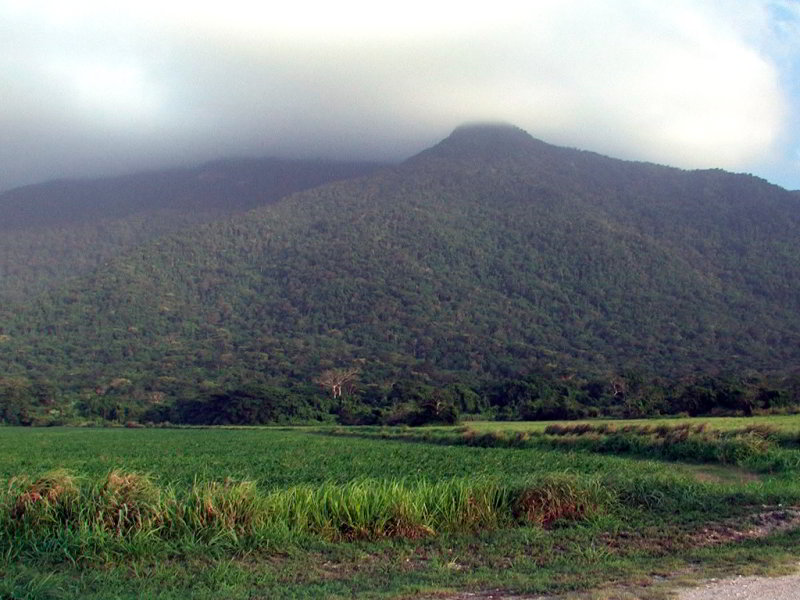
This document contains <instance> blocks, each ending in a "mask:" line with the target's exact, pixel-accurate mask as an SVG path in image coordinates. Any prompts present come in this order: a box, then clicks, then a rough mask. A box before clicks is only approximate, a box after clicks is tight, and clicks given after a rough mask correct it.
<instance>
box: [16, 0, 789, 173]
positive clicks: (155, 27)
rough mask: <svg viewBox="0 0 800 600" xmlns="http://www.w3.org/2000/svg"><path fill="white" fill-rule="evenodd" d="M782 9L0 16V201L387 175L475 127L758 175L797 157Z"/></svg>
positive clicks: (42, 7) (368, 5)
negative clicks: (137, 176)
mask: <svg viewBox="0 0 800 600" xmlns="http://www.w3.org/2000/svg"><path fill="white" fill-rule="evenodd" d="M779 4H782V3H775V2H771V3H767V2H757V1H755V0H753V1H745V2H742V3H740V4H737V10H736V11H732V10H731V9H730V5H729V4H727V3H723V2H720V1H714V0H704V1H699V2H698V1H690V0H676V1H674V2H670V3H664V2H654V1H649V0H645V1H643V0H616V1H613V2H602V3H601V2H595V1H590V0H572V1H561V0H559V1H555V0H539V1H537V2H534V3H522V2H511V1H506V0H498V1H496V2H493V3H491V4H487V3H480V4H478V3H475V5H473V4H472V3H455V2H441V3H431V2H419V1H416V0H409V1H407V2H403V3H396V4H391V5H387V4H386V3H376V2H374V1H373V2H347V1H343V2H337V3H321V2H296V3H292V4H289V5H287V6H275V5H274V3H254V2H241V1H236V0H231V1H228V2H224V3H223V2H207V1H206V2H203V1H199V2H192V3H183V2H152V1H149V0H140V1H139V2H135V3H134V2H117V3H114V2H97V1H81V0H75V1H73V2H70V3H68V4H64V3H57V2H49V1H35V0H34V1H29V2H21V1H20V2H6V3H5V4H3V3H2V0H0V23H4V25H0V92H2V93H3V97H4V111H3V113H2V115H0V135H2V137H3V139H4V140H7V142H4V143H3V144H2V145H1V146H0V165H2V167H0V187H9V186H10V185H16V184H19V183H24V182H27V181H34V180H36V179H44V178H46V177H52V176H56V175H94V174H99V173H107V172H109V173H110V172H118V171H121V170H131V169H136V168H141V167H150V166H156V165H159V164H163V163H170V164H180V163H191V162H194V161H198V160H203V159H208V158H214V157H217V156H222V155H229V154H283V155H313V156H325V155H328V156H343V157H361V158H363V157H375V158H381V159H400V158H403V157H405V156H407V155H409V154H411V153H413V152H416V151H418V150H420V149H422V148H424V147H425V146H426V145H429V144H430V143H433V142H435V141H436V140H437V139H438V138H440V137H442V136H443V135H446V134H447V133H448V131H449V130H450V129H452V128H453V127H455V126H456V125H458V124H460V123H461V122H463V121H468V120H476V119H501V120H505V121H510V122H514V123H515V124H517V125H519V126H521V127H523V128H525V129H527V130H528V131H529V132H530V133H531V134H533V135H535V136H538V137H542V138H543V139H546V140H548V141H552V142H554V143H562V144H568V145H573V146H579V147H584V148H589V149H593V150H597V151H600V152H605V153H609V154H612V155H616V156H621V157H627V158H637V159H646V160H653V161H657V162H663V163H668V164H674V165H677V166H684V167H709V166H722V167H725V168H731V169H746V168H747V167H748V166H749V165H752V164H768V163H769V161H770V160H773V159H774V160H776V161H777V160H779V158H780V156H784V155H785V154H786V148H787V147H788V146H789V145H791V143H792V142H794V143H796V142H797V139H798V137H795V136H794V135H793V134H788V133H787V123H789V122H790V117H789V115H791V114H793V113H792V110H793V107H794V105H793V104H792V102H793V100H792V97H791V94H790V91H791V89H790V87H789V86H790V85H791V84H790V83H789V82H788V80H787V77H786V75H785V69H786V68H787V67H786V65H791V64H796V63H792V60H796V54H795V53H794V50H792V47H791V45H790V44H789V43H788V41H786V42H785V43H783V44H780V43H778V42H775V41H772V42H770V41H769V40H775V39H778V37H780V36H776V35H775V29H776V27H779V28H782V31H788V30H790V29H791V27H792V26H794V25H793V24H795V23H796V22H798V21H796V20H793V14H792V10H793V5H791V4H787V6H788V7H789V8H788V9H787V8H785V7H781V6H779ZM387 7H388V8H387ZM794 8H796V7H794ZM776 11H777V12H776ZM776 15H780V16H781V18H778V16H776ZM787 15H788V16H787ZM789 37H790V36H789V35H788V34H784V36H783V38H781V39H784V40H789ZM795 39H796V38H795ZM765 157H768V158H765ZM4 183H5V185H4Z"/></svg>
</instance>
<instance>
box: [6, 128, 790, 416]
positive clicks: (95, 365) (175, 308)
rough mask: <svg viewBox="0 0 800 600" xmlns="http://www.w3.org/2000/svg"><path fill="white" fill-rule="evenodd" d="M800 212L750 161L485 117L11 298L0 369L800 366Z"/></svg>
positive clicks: (492, 376)
mask: <svg viewBox="0 0 800 600" xmlns="http://www.w3.org/2000/svg"><path fill="white" fill-rule="evenodd" d="M798 208H800V200H798V196H797V194H796V193H791V192H787V191H786V190H784V189H782V188H779V187H777V186H774V185H771V184H769V183H767V182H765V181H763V180H761V179H758V178H756V177H753V176H750V175H742V174H731V173H726V172H724V171H721V170H705V171H683V170H679V169H674V168H669V167H664V166H658V165H653V164H647V163H636V162H626V161H621V160H616V159H612V158H608V157H604V156H600V155H598V154H594V153H591V152H586V151H580V150H574V149H569V148H560V147H555V146H551V145H549V144H546V143H544V142H541V141H538V140H536V139H534V138H532V137H531V136H529V135H528V134H527V133H525V132H524V131H522V130H520V129H517V128H515V127H511V126H503V125H476V126H467V127H462V128H459V129H457V130H456V131H454V132H453V134H452V135H450V136H449V137H448V138H447V139H445V140H443V141H442V142H441V143H439V144H438V145H436V146H434V147H432V148H430V149H428V150H425V151H423V152H421V153H420V154H418V155H417V156H414V157H412V158H410V159H409V160H407V161H406V162H404V163H403V164H401V165H398V166H396V167H390V168H384V169H381V170H379V171H376V172H374V173H372V174H371V175H369V176H366V177H363V178H359V179H352V180H346V181H340V182H335V183H330V184H327V185H324V186H320V187H316V188H314V189H311V190H307V191H305V192H303V193H298V194H294V195H292V196H289V197H286V198H284V199H282V200H281V201H280V202H276V203H273V204H270V205H267V206H262V207H259V208H256V209H254V210H251V211H249V212H244V213H241V214H237V215H234V216H232V217H231V218H228V219H224V220H219V221H215V222H211V223H207V224H205V225H201V226H198V227H194V228H188V229H184V230H182V231H179V232H177V233H174V234H171V235H165V236H162V237H160V238H159V239H158V240H156V241H154V242H152V243H149V244H143V245H139V246H137V247H135V248H134V249H132V250H131V251H129V252H127V253H125V254H123V255H118V256H116V257H114V258H113V259H111V260H109V261H107V262H106V263H104V264H103V265H101V266H100V267H99V268H97V269H96V270H94V271H93V272H91V274H88V275H85V276H83V277H82V278H80V279H78V280H76V281H74V282H70V283H69V284H67V285H65V286H63V287H61V288H59V289H56V290H49V291H46V292H44V293H42V294H40V295H39V296H37V297H36V298H34V299H32V300H31V301H30V302H29V303H28V304H27V305H26V306H24V307H6V309H5V310H2V312H0V316H2V323H3V324H4V325H3V330H2V332H0V335H2V339H3V340H4V343H2V344H0V352H1V353H2V354H0V361H2V362H0V364H1V365H2V369H3V371H4V372H5V373H9V374H12V375H15V376H16V377H17V379H16V381H18V382H22V383H19V384H18V385H19V386H23V387H24V386H25V385H27V386H28V387H29V388H30V389H34V388H36V386H40V387H41V388H42V389H47V390H49V391H48V392H46V393H40V394H39V396H38V397H40V398H41V397H44V396H47V397H48V398H50V400H48V401H49V402H54V403H57V404H58V403H60V405H68V404H70V403H71V404H72V405H75V403H79V404H80V405H81V406H84V407H86V406H95V407H96V406H106V407H107V406H109V402H111V404H114V402H116V403H118V404H119V403H120V402H122V403H123V404H125V403H130V406H138V407H139V408H138V409H137V410H145V408H146V406H148V403H152V402H156V403H160V404H167V405H169V404H170V403H172V402H181V401H182V399H186V398H195V399H196V398H200V399H202V398H210V397H215V398H218V397H219V394H220V393H221V392H222V391H224V390H230V389H233V388H241V387H243V386H245V387H246V386H262V387H263V386H267V387H268V388H269V389H271V390H273V392H271V393H273V394H275V396H274V397H275V398H283V400H280V402H283V403H284V404H282V405H281V406H284V405H287V404H286V403H287V402H288V403H289V404H291V402H289V401H288V400H285V398H286V397H287V396H285V394H289V396H288V397H291V394H296V395H298V397H299V396H302V397H303V398H305V400H303V402H305V404H304V405H303V406H305V407H306V408H305V409H307V410H308V411H310V412H308V414H311V413H313V410H316V409H314V406H316V407H317V409H319V410H324V407H323V408H320V407H322V406H323V405H322V404H320V403H321V402H323V400H322V399H321V394H320V392H319V388H318V387H317V386H316V385H315V383H314V382H315V381H316V380H318V379H319V376H320V374H322V373H325V372H326V371H330V370H332V369H335V368H350V367H352V368H357V369H358V370H359V371H360V374H359V379H360V382H359V387H358V390H360V391H359V392H358V395H359V396H360V397H361V398H362V400H363V401H364V402H373V401H374V402H378V403H379V404H380V402H390V399H391V394H389V396H387V393H389V392H388V390H391V389H393V388H392V386H393V385H394V386H395V388H394V389H398V388H397V385H399V384H400V383H402V382H404V381H416V382H419V383H421V384H425V385H432V386H438V387H442V386H450V387H451V388H452V386H457V385H465V386H467V387H469V388H470V389H471V390H473V391H475V390H478V391H480V390H481V389H487V388H486V387H485V386H486V385H488V384H489V382H493V381H494V382H497V381H501V380H510V379H519V378H525V377H527V376H529V375H530V374H533V373H538V374H549V375H548V376H550V377H552V378H554V379H557V380H559V381H570V380H572V379H573V378H576V377H577V379H579V380H581V381H584V382H587V385H589V383H590V381H591V379H592V378H599V379H600V380H602V381H605V382H606V383H607V382H609V381H611V380H613V379H614V378H615V377H618V376H622V375H624V374H627V375H625V377H627V379H628V381H629V382H630V381H633V376H631V375H630V374H631V373H647V374H651V375H653V376H659V377H665V378H671V379H672V380H675V381H678V380H681V379H682V378H686V377H699V376H703V375H706V374H708V375H719V374H720V373H731V372H734V373H738V374H757V375H759V376H760V375H780V374H785V373H788V372H790V371H792V369H794V368H795V366H796V365H797V363H798V359H800V319H798V315H800V288H798V286H797V285H796V282H797V281H800V248H799V247H798V244H797V240H798V239H800V211H799V210H798ZM754 381H755V380H754ZM26 382H27V383H26ZM481 386H484V387H483V388H482V387H481ZM263 389H267V388H263ZM582 389H583V388H582ZM585 389H586V390H588V389H589V388H588V387H587V388H585ZM615 389H616V388H615ZM276 390H282V391H281V392H280V393H279V392H278V391H276ZM584 391H585V390H584ZM570 393H571V392H570ZM586 393H589V392H586ZM281 394H284V395H281ZM256 395H257V394H256ZM246 397H247V398H251V397H252V394H251V396H246ZM614 397H616V393H615V395H614ZM109 398H112V399H113V402H112V401H111V400H109ZM370 398H372V400H370ZM374 398H381V399H382V400H380V401H378V400H374ZM497 398H500V396H497ZM122 399H124V400H122ZM611 399H612V400H613V397H612V398H611ZM271 402H272V401H271ZM274 402H279V401H278V400H274ZM280 402H279V403H280ZM497 402H502V398H501V399H500V400H497ZM93 403H94V404H93ZM315 403H316V404H315ZM125 406H128V404H125ZM305 409H304V410H305ZM98 410H100V409H98ZM103 410H107V408H105V409H103ZM115 410H116V409H115ZM276 410H277V409H276ZM281 410H284V409H281ZM285 410H294V409H285ZM134 412H135V411H134ZM115 414H116V413H115ZM293 414H299V413H293Z"/></svg>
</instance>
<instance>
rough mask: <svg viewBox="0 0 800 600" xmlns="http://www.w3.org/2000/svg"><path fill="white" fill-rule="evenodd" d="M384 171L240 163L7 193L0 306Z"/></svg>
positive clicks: (1, 225) (2, 207)
mask: <svg viewBox="0 0 800 600" xmlns="http://www.w3.org/2000/svg"><path fill="white" fill-rule="evenodd" d="M378 167H379V165H377V164H372V163H363V162H362V163H347V162H331V161H321V160H281V159H275V158H267V159H236V160H225V161H216V162H211V163H207V164H205V165H202V166H200V167H196V168H185V169H171V170H166V171H153V172H147V173H138V174H134V175H125V176H121V177H109V178H104V179H87V180H59V181H51V182H48V183H43V184H38V185H30V186H26V187H22V188H17V189H14V190H10V191H8V192H6V193H4V194H0V303H3V302H8V301H12V300H20V301H21V300H25V299H28V298H30V297H31V296H32V295H33V294H35V293H37V292H39V291H41V290H43V289H46V288H48V287H53V286H54V285H58V284H60V283H63V282H64V281H65V280H66V279H68V278H69V277H71V276H75V275H78V274H81V273H86V272H89V271H90V270H92V269H93V268H95V267H97V266H98V265H100V264H101V263H102V262H103V261H105V260H107V259H109V258H110V257H112V256H115V255H117V254H119V253H121V252H124V251H125V250H126V249H129V248H131V247H133V246H135V245H137V244H140V243H143V242H146V241H148V240H152V239H155V238H157V237H159V236H161V235H164V234H165V233H169V232H173V231H176V230H179V229H181V228H183V227H187V226H192V225H198V224H200V223H206V222H209V221H212V220H215V219H219V218H222V217H225V216H227V215H231V214H234V213H237V212H243V211H246V210H250V209H252V208H255V207H257V206H262V205H264V204H269V203H271V202H274V201H276V200H278V199H279V198H282V197H283V196H286V195H288V194H291V193H294V192H297V191H300V190H305V189H308V188H312V187H315V186H318V185H321V184H323V183H328V182H330V181H335V180H339V179H346V178H351V177H357V176H360V175H364V174H367V173H370V172H372V171H374V170H375V169H376V168H378Z"/></svg>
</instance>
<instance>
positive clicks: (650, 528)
mask: <svg viewBox="0 0 800 600" xmlns="http://www.w3.org/2000/svg"><path fill="white" fill-rule="evenodd" d="M699 421H702V422H703V423H706V424H707V425H706V426H705V427H702V428H699V427H697V425H698V421H692V422H691V427H686V426H685V425H684V424H683V422H682V421H680V420H676V419H668V420H664V422H663V423H658V422H654V421H647V422H640V421H639V422H620V421H617V422H614V423H613V425H614V427H613V428H611V429H608V428H603V427H601V425H602V422H592V424H591V425H590V426H587V427H584V428H578V429H569V428H568V427H569V426H571V425H574V424H563V427H562V429H559V428H558V427H556V428H553V427H552V426H553V424H552V423H513V424H509V423H468V424H467V425H466V426H465V427H461V428H425V429H421V430H419V429H408V428H397V429H392V428H389V429H387V428H353V429H340V430H333V429H325V430H315V429H308V428H299V429H281V428H261V429H177V430H165V429H130V430H128V429H70V428H53V429H19V428H3V429H0V457H2V458H0V598H3V599H5V598H96V599H99V598H149V597H152V598H303V597H313V598H335V597H341V598H349V597H354V596H356V597H365V598H372V597H374V598H378V597H386V598H389V597H403V598H413V597H433V595H435V594H438V595H437V596H436V597H438V598H446V597H447V593H448V592H449V591H453V590H487V589H498V588H499V589H503V590H507V591H510V592H518V593H529V594H538V593H552V594H568V595H569V594H583V593H589V592H588V590H594V591H592V592H591V594H593V596H592V597H594V598H603V597H606V598H612V597H614V598H616V597H621V598H624V597H625V594H628V597H630V598H639V597H649V598H661V597H665V596H664V594H666V593H667V591H666V590H667V588H668V585H671V584H672V583H674V579H673V578H672V576H673V575H674V574H676V573H678V574H680V576H681V577H689V578H691V577H697V576H701V575H703V574H709V573H710V574H719V573H723V572H729V571H736V572H745V573H749V572H760V571H763V570H775V569H781V568H784V567H786V565H791V564H796V562H797V560H798V558H800V551H798V550H797V548H798V547H800V546H798V542H800V535H798V533H797V529H795V528H794V527H793V525H794V524H795V521H800V513H798V512H795V511H794V509H793V508H791V507H793V506H796V505H800V477H798V474H800V469H798V468H797V464H799V462H798V461H800V450H798V449H797V447H796V446H795V445H794V440H795V439H796V437H797V434H800V418H798V417H772V418H758V420H743V419H735V420H732V419H723V420H714V419H703V420H699ZM659 425H663V426H664V427H662V428H661V429H658V426H659ZM752 425H758V426H759V427H757V428H753V427H751V426H752ZM764 425H768V426H769V427H764ZM548 426H550V429H546V428H547V427H548ZM626 427H627V429H624V428H626ZM748 427H749V429H748ZM545 431H551V432H552V433H545ZM620 440H624V443H621V442H620ZM665 440H666V443H665ZM676 444H677V446H676ZM681 444H682V445H681ZM675 447H679V448H680V449H681V451H680V453H678V454H679V455H678V456H673V455H670V454H669V453H668V452H665V448H669V449H670V452H673V453H674V448H675ZM613 448H617V449H618V450H619V452H617V451H612V449H613ZM720 449H721V450H720ZM692 453H695V454H696V456H695V455H693V454H692ZM765 457H766V458H765ZM665 458H667V459H668V460H663V459H665ZM765 465H766V467H765ZM767 467H768V468H767ZM768 534H769V535H768ZM576 597H577V596H576Z"/></svg>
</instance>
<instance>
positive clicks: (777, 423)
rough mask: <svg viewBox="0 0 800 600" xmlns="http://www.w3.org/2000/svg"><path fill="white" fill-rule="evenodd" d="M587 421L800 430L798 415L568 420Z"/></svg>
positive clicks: (490, 427)
mask: <svg viewBox="0 0 800 600" xmlns="http://www.w3.org/2000/svg"><path fill="white" fill-rule="evenodd" d="M581 423H589V424H592V425H603V424H608V425H614V426H616V427H625V426H626V425H652V426H658V425H667V426H674V425H679V424H682V423H691V424H693V425H696V424H699V423H707V424H708V425H709V427H711V428H713V429H721V430H729V429H740V428H742V427H747V426H753V425H769V426H771V427H775V428H777V429H779V430H781V431H786V432H794V433H800V415H764V416H753V417H686V418H680V417H665V418H662V419H592V420H591V421H570V424H581ZM551 424H552V421H505V422H501V421H469V422H467V423H466V425H468V426H469V427H471V428H472V429H475V430H477V431H502V430H506V431H544V429H545V427H547V426H548V425H551Z"/></svg>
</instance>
